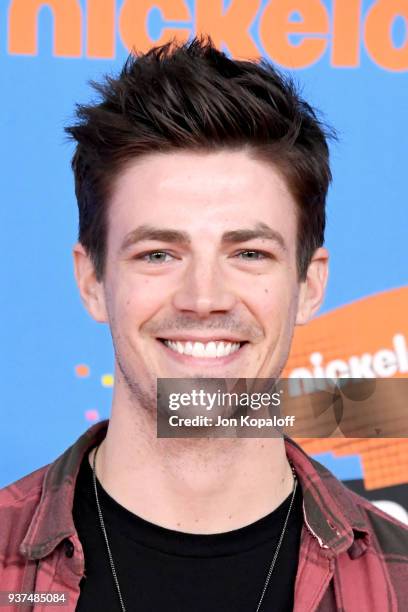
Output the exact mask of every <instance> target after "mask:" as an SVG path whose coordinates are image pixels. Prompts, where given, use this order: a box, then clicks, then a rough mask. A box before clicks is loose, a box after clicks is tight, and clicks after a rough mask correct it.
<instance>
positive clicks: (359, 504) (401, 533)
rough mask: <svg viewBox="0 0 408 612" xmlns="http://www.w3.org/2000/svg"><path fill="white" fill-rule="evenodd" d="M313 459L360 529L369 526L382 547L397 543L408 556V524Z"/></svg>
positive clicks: (332, 492) (343, 507) (333, 492)
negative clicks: (351, 487) (350, 486)
mask: <svg viewBox="0 0 408 612" xmlns="http://www.w3.org/2000/svg"><path fill="white" fill-rule="evenodd" d="M312 461H313V463H314V465H315V466H318V468H317V469H318V471H319V475H320V476H321V477H322V480H323V481H324V483H325V486H326V487H327V489H328V491H329V492H330V494H331V495H332V496H333V499H335V500H336V503H337V505H338V506H339V508H340V509H341V510H342V512H344V514H345V515H346V516H347V517H348V518H349V519H350V522H351V523H352V524H353V525H354V526H355V527H356V528H357V529H358V527H359V526H361V529H365V528H367V529H368V530H369V531H370V532H371V533H372V534H373V535H374V537H375V539H376V541H377V544H378V545H379V549H381V550H383V551H385V552H386V551H391V549H392V548H393V546H392V544H394V545H396V546H394V548H395V549H396V550H397V549H398V550H399V551H401V553H403V554H404V555H405V556H406V558H407V560H408V525H406V524H405V523H402V522H401V521H399V520H398V519H396V518H395V517H393V516H392V515H391V514H389V513H387V512H384V511H383V510H381V509H380V508H378V506H376V505H375V504H374V503H373V502H371V501H369V500H368V499H367V498H366V497H363V496H362V495H359V494H358V493H356V492H354V491H352V490H351V489H350V488H349V487H348V486H347V484H345V483H344V482H343V481H341V480H339V479H338V478H336V477H335V476H334V474H332V473H331V472H330V471H329V470H327V469H326V468H325V467H324V466H322V465H321V464H320V463H318V462H317V461H316V460H312Z"/></svg>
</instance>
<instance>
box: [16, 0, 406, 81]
mask: <svg viewBox="0 0 408 612" xmlns="http://www.w3.org/2000/svg"><path fill="white" fill-rule="evenodd" d="M85 4H86V8H85V9H84V8H83V7H82V4H81V2H80V0H47V1H44V0H11V1H10V4H9V11H8V52H9V53H10V54H14V55H35V54H36V53H38V37H39V31H38V30H39V26H38V17H39V13H40V12H41V11H42V9H48V10H50V11H51V13H52V16H53V25H54V27H53V50H54V55H55V56H57V57H72V58H75V57H88V58H113V57H115V48H116V44H117V41H118V38H120V40H121V42H122V43H123V45H124V46H125V47H126V49H127V50H131V49H132V48H136V49H137V50H140V51H145V50H147V49H148V48H149V47H151V46H152V45H153V44H162V43H164V42H166V41H168V40H170V39H172V38H175V39H178V40H185V39H187V38H189V37H191V36H192V35H194V34H200V33H204V34H210V35H211V36H212V38H213V40H214V42H215V43H216V44H217V46H219V47H221V46H225V47H227V49H228V51H229V52H230V53H231V54H232V55H233V56H234V57H257V56H259V55H267V56H269V57H270V58H271V59H272V60H273V61H275V62H277V63H279V64H281V65H282V66H284V67H286V68H292V69H296V68H305V67H307V66H310V65H311V64H314V63H315V62H317V61H319V60H320V59H321V58H322V56H323V55H324V54H325V53H326V52H327V51H329V54H330V63H331V65H332V66H333V67H336V68H348V67H356V66H358V65H359V63H360V53H361V47H362V46H364V48H365V50H366V52H367V54H368V56H369V57H370V58H371V60H372V61H373V62H374V63H376V64H377V65H378V66H380V67H381V68H384V69H386V70H391V71H403V70H406V69H408V34H407V29H408V2H407V0H375V1H371V2H369V3H368V4H369V6H368V8H367V10H364V12H363V1H362V0H331V3H330V7H331V12H330V13H329V11H328V9H327V8H326V3H325V2H324V1H323V0H269V2H267V3H266V5H265V3H264V2H261V0H231V1H230V2H229V4H228V6H227V8H226V10H224V2H223V0H195V1H194V3H193V11H192V13H191V12H190V8H189V7H188V6H187V4H186V3H185V2H184V0H124V1H123V2H121V3H118V4H120V8H119V10H118V14H117V10H116V9H117V6H116V5H117V1H116V0H87V2H86V3H85ZM153 16H154V17H155V18H156V22H159V24H160V26H159V34H158V36H156V37H155V38H154V39H153V38H152V36H151V34H150V33H149V27H148V24H149V22H150V20H151V18H152V17H153ZM254 24H256V38H257V40H259V46H258V43H257V42H256V41H255V40H254V37H253V35H252V32H253V31H254V27H255V26H254ZM398 33H399V34H398ZM83 35H84V36H83ZM396 36H397V39H398V40H397V41H396ZM83 39H84V40H85V43H84V44H83V42H82V41H83Z"/></svg>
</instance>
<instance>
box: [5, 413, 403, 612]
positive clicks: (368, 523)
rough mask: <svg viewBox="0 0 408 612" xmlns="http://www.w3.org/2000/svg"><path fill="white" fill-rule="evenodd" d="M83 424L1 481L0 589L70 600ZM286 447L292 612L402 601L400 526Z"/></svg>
mask: <svg viewBox="0 0 408 612" xmlns="http://www.w3.org/2000/svg"><path fill="white" fill-rule="evenodd" d="M106 428H107V421H104V422H102V423H98V424H97V425H94V426H93V427H91V428H90V429H89V430H88V431H87V432H86V433H85V434H84V435H83V436H81V437H80V438H79V440H78V441H77V442H75V444H74V445H73V446H71V447H70V448H69V449H68V450H67V451H66V452H65V453H64V454H63V455H61V457H59V458H58V459H57V460H56V461H55V462H54V463H52V464H50V465H49V466H46V467H43V468H41V469H39V470H37V471H35V472H33V473H32V474H30V475H28V476H26V477H25V478H22V479H21V480H19V481H17V482H15V483H14V484H11V485H10V486H8V487H6V488H5V489H2V490H1V491H0V590H2V591H13V592H30V591H37V592H38V591H41V592H44V591H46V592H55V591H60V592H61V591H63V592H65V593H67V595H68V599H69V604H68V606H65V607H60V606H53V605H50V604H48V605H46V606H45V605H44V604H30V605H28V606H26V607H25V608H19V610H35V612H39V611H40V610H41V611H44V612H47V611H48V612H51V611H52V610H55V611H59V612H61V611H62V610H69V611H71V610H75V607H76V602H77V600H78V597H79V592H80V590H79V583H80V580H81V578H82V576H83V575H84V565H85V564H84V555H83V551H82V547H81V543H80V541H79V539H78V535H77V533H76V530H75V527H74V522H73V518H72V504H73V498H74V489H75V481H76V477H77V474H78V471H79V467H80V464H81V461H82V459H83V457H84V455H85V453H86V452H87V451H88V450H89V449H90V448H91V447H92V446H94V445H95V444H97V443H98V442H100V441H101V440H102V439H103V438H104V437H105V435H106ZM285 445H286V453H287V456H288V458H289V460H290V461H291V463H292V464H293V465H294V467H295V469H296V472H297V475H298V479H299V484H300V486H301V488H302V493H303V515H304V524H303V529H302V535H301V544H300V554H299V565H298V571H297V576H296V584H295V606H294V611H295V612H311V611H312V610H313V611H319V612H332V611H333V612H334V611H337V612H339V611H343V612H397V611H404V610H408V528H407V527H406V526H404V525H402V524H401V523H399V522H398V521H396V520H394V519H393V518H391V517H390V516H388V515H387V514H385V513H384V512H381V511H380V510H378V509H377V508H376V507H375V506H373V505H372V504H371V503H369V502H368V501H366V500H365V499H363V498H362V497H360V496H358V495H356V494H355V493H352V492H351V491H349V490H348V489H347V488H346V487H345V486H344V485H343V484H342V483H341V482H339V481H338V480H337V479H336V478H335V477H334V476H333V475H332V474H331V473H330V472H329V471H328V470H326V469H325V468H324V467H323V466H322V465H320V464H319V463H318V462H317V461H314V460H313V459H311V458H310V457H308V456H307V455H306V454H305V453H304V452H303V450H302V449H301V448H300V447H299V446H298V445H297V444H295V443H294V442H293V441H292V440H289V439H287V440H285Z"/></svg>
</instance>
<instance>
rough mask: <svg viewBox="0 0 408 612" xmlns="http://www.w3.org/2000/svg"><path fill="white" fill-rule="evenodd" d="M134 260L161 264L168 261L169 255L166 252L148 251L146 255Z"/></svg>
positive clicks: (143, 254)
mask: <svg viewBox="0 0 408 612" xmlns="http://www.w3.org/2000/svg"><path fill="white" fill-rule="evenodd" d="M136 259H139V260H141V261H145V262H146V263H152V264H161V263H167V262H168V261H170V259H171V255H170V254H169V253H167V252H166V251H149V252H148V253H141V254H140V255H138V256H137V257H136Z"/></svg>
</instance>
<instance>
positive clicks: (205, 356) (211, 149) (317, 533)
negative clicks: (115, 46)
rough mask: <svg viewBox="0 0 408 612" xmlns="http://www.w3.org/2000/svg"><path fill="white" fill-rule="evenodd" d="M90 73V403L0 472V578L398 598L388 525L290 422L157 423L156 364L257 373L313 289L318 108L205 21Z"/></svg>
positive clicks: (277, 603) (273, 362) (407, 562)
mask: <svg viewBox="0 0 408 612" xmlns="http://www.w3.org/2000/svg"><path fill="white" fill-rule="evenodd" d="M97 89H98V91H99V93H100V95H101V100H100V101H99V102H97V103H95V104H91V105H87V106H80V107H79V109H78V122H77V123H76V124H75V125H74V126H72V127H70V128H68V130H67V131H68V133H69V134H70V135H71V137H72V138H73V139H74V140H75V141H76V143H77V147H76V152H75V155H74V158H73V170H74V174H75V182H76V195H77V200H78V207H79V241H78V243H77V244H76V246H75V247H74V260H75V274H76V279H77V283H78V287H79V291H80V294H81V297H82V300H83V302H84V305H85V307H86V308H87V310H88V312H89V313H90V314H91V316H92V317H93V318H94V319H95V320H96V321H99V322H102V323H107V324H109V327H110V330H111V333H112V339H113V346H114V352H115V388H114V394H113V402H112V413H111V418H110V420H109V422H108V423H107V422H104V423H99V424H97V425H96V426H94V427H93V428H91V429H90V430H89V431H88V432H86V433H85V434H84V435H83V436H82V437H81V438H80V439H79V440H78V441H77V442H76V443H75V444H74V445H73V446H72V447H71V448H69V449H68V450H67V451H66V452H65V453H64V454H63V455H62V456H61V457H60V458H58V459H57V460H56V461H55V462H54V463H53V464H51V465H50V466H46V467H45V468H42V469H40V470H38V471H37V472H35V473H34V474H31V475H29V476H27V477H25V478H23V479H22V480H20V481H19V482H18V483H15V484H13V485H10V487H8V488H7V489H5V490H4V491H3V492H2V493H1V525H2V531H1V538H0V555H1V557H0V560H1V563H2V573H1V588H2V589H3V590H6V589H7V590H9V591H13V592H21V591H26V592H28V591H30V592H33V591H35V592H37V593H38V592H52V593H58V592H60V593H62V594H64V597H67V598H68V600H69V603H68V606H69V609H70V610H80V611H90V610H98V611H104V610H106V611H109V612H112V611H114V610H136V609H137V610H139V611H141V612H143V611H148V610H149V611H153V610H154V611H156V610H157V611H158V610H160V611H161V610H174V611H177V612H187V611H188V612H191V611H192V610H194V612H204V611H206V612H207V611H209V610H217V611H231V612H237V611H241V610H242V611H248V610H254V611H259V610H265V611H266V610H274V611H275V612H276V611H278V610H280V611H285V612H286V611H288V610H292V609H294V610H295V611H296V612H306V611H312V610H320V611H334V610H340V609H341V610H347V612H351V611H356V612H357V611H358V612H362V611H365V610H371V611H378V612H385V611H397V610H402V609H403V606H404V605H405V601H406V597H407V595H408V587H407V585H408V569H407V568H408V535H407V530H406V529H405V528H404V527H403V526H402V525H401V524H399V523H398V522H397V521H395V520H393V519H392V518H391V517H388V516H387V515H385V514H384V513H382V512H381V511H379V510H377V509H376V508H374V506H372V505H371V504H369V503H368V502H367V501H365V500H363V499H362V498H360V497H358V496H357V495H355V494H353V493H351V492H349V491H348V490H347V489H346V488H345V487H344V486H343V485H342V484H341V483H340V482H338V481H337V480H336V479H335V478H334V477H333V476H332V475H331V474H330V473H329V472H328V471H327V470H325V469H324V468H323V467H322V466H321V465H319V464H318V463H317V462H315V461H313V460H311V459H310V458H308V457H307V456H306V455H305V454H304V453H303V451H302V450H301V449H300V448H299V447H298V446H297V445H296V444H295V443H294V442H293V441H291V440H290V439H288V438H285V439H284V438H282V437H270V438H269V437H261V438H253V437H252V438H245V437H242V438H236V437H233V438H217V439H216V438H211V437H203V438H200V439H197V438H193V439H192V438H184V439H177V438H174V439H172V438H158V437H157V388H156V386H157V381H158V379H180V378H183V379H190V378H191V379H197V378H199V379H213V378H216V379H229V378H231V379H237V378H238V379H240V378H241V379H276V378H277V377H279V375H280V373H281V372H282V369H283V367H284V365H285V362H286V360H287V356H288V353H289V350H290V345H291V340H292V335H293V331H294V328H295V326H296V325H303V324H305V323H307V321H308V320H309V319H310V318H311V317H312V316H313V315H314V314H315V313H316V311H317V310H318V308H319V306H320V304H321V303H322V300H323V296H324V290H325V285H326V280H327V268H328V254H327V251H326V249H325V248H324V247H323V241H324V226H325V201H326V195H327V190H328V186H329V183H330V179H331V175H330V168H329V155H328V146H327V142H326V139H327V130H325V129H324V128H323V126H322V124H321V123H320V122H319V121H318V119H317V117H316V114H315V112H314V111H313V110H312V108H311V107H310V106H309V105H308V104H307V103H306V102H305V101H304V100H302V99H301V97H300V96H299V95H298V94H297V92H296V90H295V88H294V87H293V85H292V84H291V83H290V82H289V80H287V79H285V78H283V77H282V75H280V74H279V73H278V72H277V71H276V70H275V69H274V68H273V67H272V66H270V65H267V64H266V63H263V62H243V61H234V60H231V59H228V58H227V57H226V56H225V55H224V54H223V53H221V52H219V51H218V50H217V49H215V48H214V47H213V46H212V44H211V43H210V42H208V41H202V40H194V41H192V42H190V43H188V44H185V45H173V46H169V45H168V46H164V47H161V48H155V49H153V50H151V51H150V52H149V53H147V54H145V55H140V56H137V57H131V58H130V59H129V60H128V61H127V63H126V65H125V67H124V68H123V70H122V72H121V74H120V75H119V77H118V78H116V79H115V78H108V79H106V81H105V82H104V83H103V84H100V85H97ZM35 609H36V610H40V609H42V607H41V605H40V604H38V605H36V606H35Z"/></svg>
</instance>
